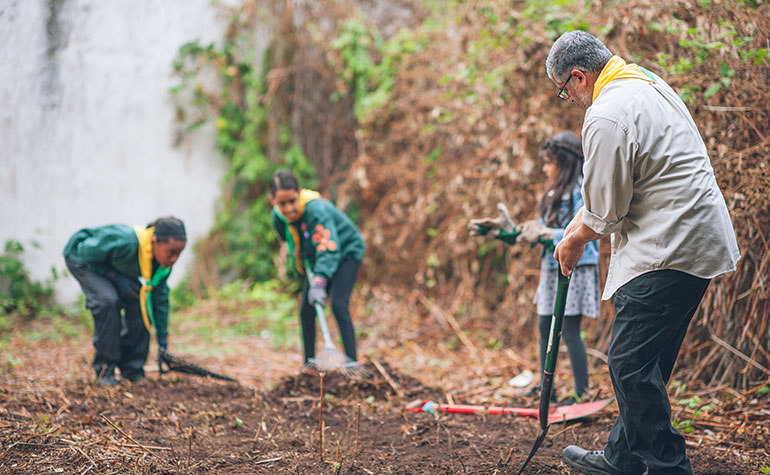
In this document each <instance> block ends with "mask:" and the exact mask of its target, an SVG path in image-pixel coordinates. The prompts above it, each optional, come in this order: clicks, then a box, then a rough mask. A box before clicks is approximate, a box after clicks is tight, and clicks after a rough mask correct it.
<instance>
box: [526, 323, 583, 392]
mask: <svg viewBox="0 0 770 475" xmlns="http://www.w3.org/2000/svg"><path fill="white" fill-rule="evenodd" d="M582 318H583V317H581V316H580V315H565V316H564V319H563V320H562V328H561V340H562V341H563V342H564V344H565V345H567V355H569V362H570V365H571V366H572V376H573V377H574V378H575V394H576V395H577V396H578V397H582V396H585V395H586V391H587V390H588V358H587V357H586V347H585V344H584V343H583V340H582V339H581V338H580V321H581V320H582ZM551 319H552V316H551V315H540V316H539V317H538V321H537V326H538V329H539V331H540V348H539V349H540V375H541V376H542V374H543V368H545V355H546V350H547V349H548V336H549V335H550V332H551ZM540 384H541V385H542V381H541V383H540ZM553 397H554V398H555V397H556V396H555V395H554V396H553Z"/></svg>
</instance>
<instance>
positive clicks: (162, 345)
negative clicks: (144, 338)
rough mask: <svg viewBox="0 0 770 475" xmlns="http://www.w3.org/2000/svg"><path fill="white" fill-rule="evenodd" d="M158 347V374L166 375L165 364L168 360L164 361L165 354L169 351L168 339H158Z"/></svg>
mask: <svg viewBox="0 0 770 475" xmlns="http://www.w3.org/2000/svg"><path fill="white" fill-rule="evenodd" d="M158 347H159V349H158V372H160V373H164V372H165V371H163V363H165V362H166V360H165V359H163V354H164V353H165V352H166V351H168V337H158Z"/></svg>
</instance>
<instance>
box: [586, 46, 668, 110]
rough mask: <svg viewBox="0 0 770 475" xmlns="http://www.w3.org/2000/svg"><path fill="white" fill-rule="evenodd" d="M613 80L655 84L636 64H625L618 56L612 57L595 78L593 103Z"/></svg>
mask: <svg viewBox="0 0 770 475" xmlns="http://www.w3.org/2000/svg"><path fill="white" fill-rule="evenodd" d="M615 79H642V80H644V81H647V82H655V80H654V79H652V78H651V77H650V76H648V75H647V74H645V73H644V71H642V69H641V68H640V67H639V66H637V65H636V64H633V63H631V64H626V62H625V61H623V58H621V57H620V56H613V57H612V58H610V60H609V61H608V62H607V64H606V65H605V66H604V69H602V72H601V73H600V74H599V77H598V78H596V83H595V84H594V97H593V101H596V98H597V97H599V93H600V92H601V91H602V89H603V88H604V86H606V85H607V84H609V82H610V81H614V80H615Z"/></svg>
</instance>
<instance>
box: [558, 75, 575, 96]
mask: <svg viewBox="0 0 770 475" xmlns="http://www.w3.org/2000/svg"><path fill="white" fill-rule="evenodd" d="M570 79H572V75H571V74H570V75H569V77H568V78H567V82H565V83H564V85H563V86H562V87H561V89H559V93H558V94H556V97H558V98H559V99H561V100H563V101H567V100H569V92H567V84H569V80H570Z"/></svg>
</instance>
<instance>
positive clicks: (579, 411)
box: [406, 398, 613, 424]
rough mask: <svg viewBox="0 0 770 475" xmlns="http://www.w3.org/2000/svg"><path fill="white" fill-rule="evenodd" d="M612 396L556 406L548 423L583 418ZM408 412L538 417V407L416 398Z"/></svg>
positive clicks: (600, 408) (599, 409) (598, 408)
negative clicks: (473, 403)
mask: <svg viewBox="0 0 770 475" xmlns="http://www.w3.org/2000/svg"><path fill="white" fill-rule="evenodd" d="M612 401H613V398H607V399H600V400H598V401H593V402H585V403H582V404H573V405H571V406H561V407H557V408H556V409H554V410H553V411H550V412H549V413H548V424H559V423H562V422H569V421H574V420H577V419H583V418H585V417H588V416H590V415H591V414H594V413H596V412H599V411H601V410H602V409H604V408H605V407H607V406H608V405H609V404H610V403H611V402H612ZM406 410H407V411H409V412H429V413H431V414H435V413H437V412H446V413H449V414H489V415H497V414H514V415H517V416H522V417H536V418H539V417H540V410H539V409H531V408H523V407H500V406H471V405H466V404H440V403H437V402H435V401H429V400H426V399H417V400H415V401H412V402H410V403H409V404H407V406H406Z"/></svg>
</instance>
